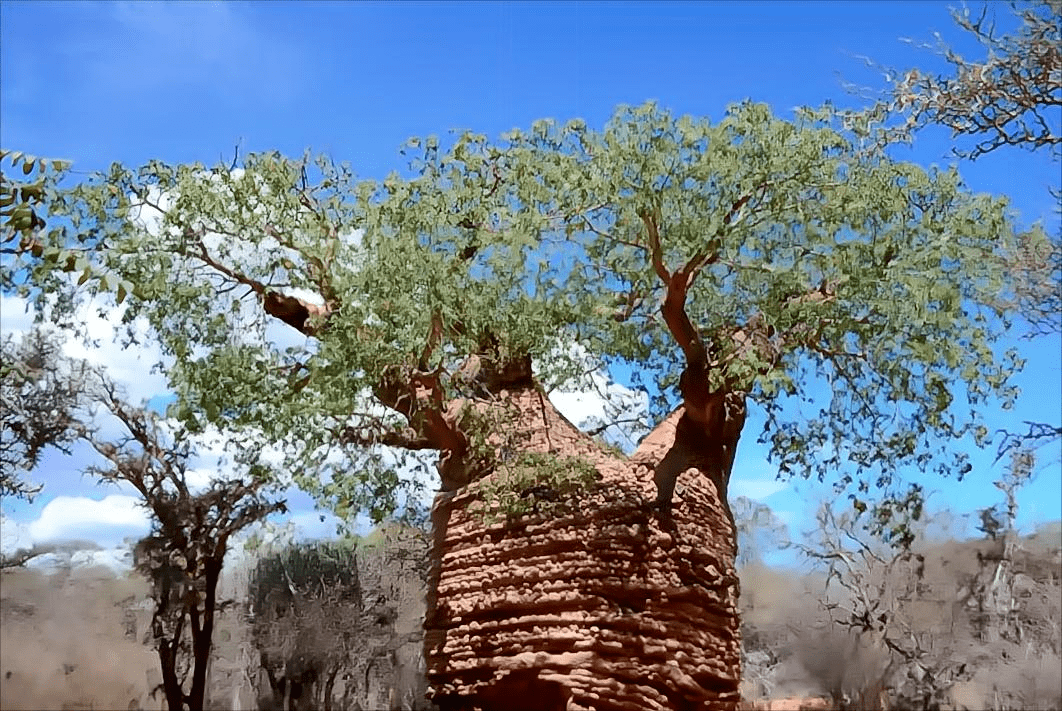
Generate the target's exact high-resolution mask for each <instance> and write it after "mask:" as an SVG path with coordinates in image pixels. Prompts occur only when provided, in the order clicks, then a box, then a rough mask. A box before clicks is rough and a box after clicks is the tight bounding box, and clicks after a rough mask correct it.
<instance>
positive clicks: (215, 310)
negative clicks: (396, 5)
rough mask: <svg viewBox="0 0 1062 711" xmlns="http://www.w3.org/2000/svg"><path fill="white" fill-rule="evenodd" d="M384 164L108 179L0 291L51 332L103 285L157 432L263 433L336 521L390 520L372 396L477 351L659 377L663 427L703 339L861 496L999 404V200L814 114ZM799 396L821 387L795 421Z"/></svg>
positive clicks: (512, 143)
mask: <svg viewBox="0 0 1062 711" xmlns="http://www.w3.org/2000/svg"><path fill="white" fill-rule="evenodd" d="M404 153H405V154H406V156H407V158H408V160H409V167H408V170H407V171H406V172H405V173H403V174H399V173H394V174H392V175H390V176H389V177H388V178H387V179H385V180H383V181H373V180H359V179H357V178H356V177H355V175H354V173H353V171H352V169H351V168H350V167H349V166H347V165H346V164H336V163H335V162H334V161H332V160H331V159H328V158H317V159H311V158H309V157H308V156H304V157H303V158H301V159H287V158H284V157H281V156H280V155H278V154H272V153H271V154H259V155H254V156H251V157H249V158H248V159H247V160H246V161H245V162H244V164H243V165H242V166H241V167H240V168H238V169H231V168H230V167H228V166H217V167H215V168H206V167H204V166H202V165H177V166H171V165H167V164H165V163H162V162H158V161H153V162H151V163H148V164H147V165H145V166H143V167H141V168H139V169H135V170H134V169H129V168H126V167H123V166H121V165H118V164H116V165H114V166H113V167H112V168H111V170H110V171H109V172H108V173H107V174H105V175H100V176H98V177H96V178H94V179H92V180H87V181H84V182H81V183H79V184H77V185H74V186H73V187H71V188H69V189H61V190H60V189H58V188H56V189H54V190H52V191H51V192H49V194H48V201H47V205H48V210H49V215H48V222H49V227H48V229H37V230H36V231H35V232H34V240H35V241H34V243H33V244H34V250H33V251H32V252H31V251H29V250H22V251H20V252H19V253H18V255H17V258H16V259H14V260H13V261H8V262H6V263H5V265H4V268H5V279H6V280H7V281H5V283H6V284H9V285H12V286H15V287H19V286H21V289H22V291H23V293H25V294H26V295H29V296H34V297H35V298H36V299H37V302H38V304H39V305H40V306H42V307H48V308H51V310H52V312H53V313H57V314H61V313H63V312H64V311H65V312H66V313H68V314H69V313H70V310H69V304H70V303H71V300H70V299H66V298H57V297H56V294H67V293H69V292H70V290H71V288H72V286H71V284H72V280H71V279H70V277H69V276H68V275H67V274H66V273H64V272H63V270H62V269H56V267H63V268H68V269H70V270H72V271H73V272H74V273H75V274H78V275H80V276H79V281H81V282H82V287H81V288H82V289H88V290H89V291H92V290H98V289H104V290H113V291H115V292H116V297H117V299H118V300H119V301H121V302H122V303H123V306H124V308H125V309H126V310H125V312H124V314H125V318H126V319H127V320H132V319H134V318H136V317H143V318H145V319H146V320H147V321H148V322H150V325H151V327H152V328H153V329H154V333H155V335H156V336H157V337H158V339H159V341H160V342H161V344H162V346H163V349H164V352H165V353H166V355H167V358H168V360H167V361H166V370H167V374H168V376H169V378H170V382H171V385H172V387H173V389H174V391H175V392H176V393H177V395H178V400H177V402H176V404H175V405H174V408H173V412H172V414H174V415H176V416H178V417H180V418H181V419H182V420H183V421H184V422H185V424H186V425H188V426H190V427H192V428H193V429H194V428H196V427H199V428H201V427H204V426H206V425H207V424H208V423H209V424H213V425H216V426H218V427H220V428H222V429H224V430H227V431H234V432H239V431H241V430H248V431H250V430H254V431H255V432H259V433H262V434H264V435H265V438H266V439H267V440H268V439H272V440H274V441H277V442H281V443H283V444H284V446H286V447H287V448H288V449H287V452H288V454H289V455H290V457H291V458H292V463H294V462H297V463H298V469H297V470H298V471H299V472H300V474H299V476H300V477H301V479H300V481H301V483H302V484H303V485H304V486H307V487H308V488H310V489H311V490H312V491H314V492H315V493H317V494H318V495H319V496H321V497H322V498H323V499H325V500H329V501H331V503H332V505H333V506H334V507H338V508H339V509H341V513H347V512H350V511H354V510H359V509H365V510H370V511H371V512H372V513H374V514H376V515H378V516H382V515H385V514H386V513H388V512H389V511H390V510H391V509H393V508H394V507H395V506H398V505H399V503H400V500H401V497H400V495H399V494H398V493H396V492H398V491H399V490H400V489H401V486H402V482H401V481H400V480H399V479H398V478H397V476H396V475H395V474H394V472H393V467H391V466H390V465H391V464H393V462H392V461H390V460H387V459H386V457H384V455H383V454H382V453H381V450H380V449H379V448H378V447H377V448H375V449H374V448H372V447H369V448H366V447H365V446H364V445H365V443H366V441H375V442H377V443H388V442H391V443H399V442H400V440H401V439H402V438H401V437H399V434H401V433H403V432H406V431H407V430H408V429H409V424H410V423H407V422H404V421H402V418H400V417H397V416H396V410H395V403H396V402H397V400H396V399H395V398H390V399H389V398H387V397H384V396H383V394H384V393H385V392H386V391H387V387H386V386H387V384H388V383H389V382H392V381H393V380H394V378H395V377H396V373H399V372H400V373H405V374H406V375H409V374H410V373H431V374H433V377H434V378H435V381H433V382H436V383H437V384H438V385H439V388H440V389H441V392H440V402H441V403H446V402H452V401H453V399H454V398H459V397H466V398H467V397H473V396H475V395H476V390H475V388H476V387H477V385H476V383H477V381H476V380H475V379H474V378H471V377H466V376H467V372H468V367H469V362H470V361H469V360H467V357H468V356H470V355H473V354H479V355H484V354H491V355H492V356H498V357H504V358H513V357H518V356H522V355H529V356H530V357H531V358H532V360H533V361H534V362H535V363H536V364H537V366H538V368H539V369H540V371H541V372H540V376H541V379H542V380H543V381H545V382H547V383H548V382H555V381H556V380H557V379H559V378H563V377H567V376H570V375H572V374H573V373H574V368H575V364H574V363H573V362H571V359H570V358H566V357H565V355H564V354H565V353H566V352H568V349H567V348H566V346H567V345H568V344H571V343H572V342H575V343H578V344H580V345H581V346H583V347H585V348H586V349H588V350H589V351H590V352H591V353H593V354H596V355H597V356H598V357H599V358H600V359H601V360H602V362H607V363H613V364H617V363H618V364H626V365H628V366H630V367H631V368H633V371H634V374H635V377H636V378H640V379H641V382H643V383H646V384H651V387H652V388H654V389H657V388H658V389H659V390H658V391H659V392H660V393H661V394H660V397H659V398H658V399H657V401H656V405H655V409H654V412H655V413H656V414H658V415H659V414H662V413H663V412H665V411H666V410H667V409H669V408H670V407H671V406H673V404H674V397H673V396H672V395H671V394H670V393H671V391H670V390H669V389H668V386H670V385H672V384H674V383H675V382H676V381H677V379H678V376H679V374H680V372H681V371H682V368H683V366H684V365H685V363H684V359H683V358H682V357H681V355H682V354H683V351H684V352H685V355H686V356H687V357H690V356H691V354H695V353H696V349H697V348H701V349H702V350H704V351H705V355H706V360H707V362H708V363H709V365H710V368H709V369H708V375H707V377H708V378H709V379H710V386H711V387H712V388H717V389H718V388H722V389H726V390H729V391H734V392H743V393H747V395H748V397H749V398H751V399H752V400H754V401H755V402H757V403H759V404H760V405H761V406H762V407H764V408H765V411H766V413H767V430H766V431H765V433H764V437H765V438H766V440H767V441H769V442H770V444H771V446H772V449H773V455H774V456H775V457H776V459H777V461H778V462H779V464H780V466H781V469H782V471H783V472H784V473H787V474H796V475H803V476H808V475H815V474H817V475H818V476H819V478H824V477H826V476H829V477H830V478H832V479H834V480H839V482H840V483H841V484H842V485H847V484H849V483H852V482H853V481H855V480H858V481H859V482H860V488H861V489H863V490H867V489H869V487H870V485H871V483H873V484H877V485H878V486H887V485H888V484H889V483H890V481H891V479H890V477H891V473H892V472H893V471H894V470H895V469H896V468H897V467H899V466H903V465H909V464H917V465H918V466H920V467H922V468H923V469H924V468H926V467H927V466H929V465H930V464H931V463H934V462H935V463H936V466H937V467H938V470H939V471H940V473H942V474H946V473H949V472H957V473H958V474H960V475H961V474H962V473H964V471H965V470H966V469H968V468H969V467H968V465H966V464H965V462H964V461H963V459H962V457H950V458H949V457H941V456H937V455H940V454H941V453H942V452H943V449H942V448H943V447H944V446H945V445H946V442H947V441H948V440H951V439H953V438H956V437H960V436H963V435H965V434H967V433H970V432H971V431H972V432H973V433H974V434H975V435H976V436H977V437H978V438H979V439H983V438H984V437H985V436H986V435H987V430H986V429H985V428H984V425H983V423H982V418H981V416H980V415H979V409H981V408H983V407H984V405H985V404H986V403H988V402H989V401H990V398H996V397H1002V398H1003V401H1004V404H1005V405H1006V404H1008V403H1009V402H1011V401H1012V399H1013V397H1014V395H1015V392H1014V390H1013V389H1011V388H1009V387H1008V385H1007V377H1008V375H1009V374H1010V373H1011V372H1013V371H1014V370H1015V369H1016V368H1018V367H1020V361H1019V359H1018V358H1017V356H1016V355H1015V354H1013V353H1008V354H1007V355H1006V357H1005V358H1003V359H1002V360H1000V359H999V358H998V356H997V353H996V350H995V349H994V344H995V341H996V339H997V338H998V337H999V336H1000V335H1001V333H1002V330H1003V328H1004V327H1005V325H1006V324H1005V321H1001V320H1000V319H999V318H998V317H999V316H1000V315H1004V314H1000V313H998V312H994V311H992V310H991V309H990V308H988V307H984V306H982V304H985V303H989V302H990V299H989V297H990V296H991V295H993V294H997V293H999V292H1000V291H1001V290H1003V289H1005V288H1007V284H1006V279H1007V275H1006V274H1005V272H1004V271H1003V270H1002V269H1001V268H1000V266H999V265H1000V260H999V258H998V257H999V255H1000V254H1001V253H1003V252H1005V251H1006V250H1007V249H1008V247H1009V245H1010V242H1011V240H1012V239H1013V237H1014V231H1013V228H1012V226H1011V224H1010V223H1009V222H1008V219H1007V216H1006V208H1007V206H1006V204H1005V201H1004V200H1002V199H997V198H992V197H989V196H985V195H974V194H971V193H970V192H968V191H967V190H966V189H965V188H964V186H963V185H962V182H961V180H960V178H959V176H958V174H957V173H956V172H955V170H953V169H950V170H949V169H937V168H932V169H929V170H926V169H923V168H921V167H919V166H917V165H914V164H911V163H903V162H898V161H894V160H891V159H890V158H889V157H888V156H887V154H886V153H885V152H883V151H881V150H879V149H877V148H875V147H873V146H872V145H871V144H870V143H867V142H863V141H861V140H860V139H859V137H858V136H857V135H856V134H853V133H850V132H847V131H846V130H845V129H843V128H842V127H840V126H839V125H838V123H837V122H836V121H834V119H833V115H832V114H831V112H830V111H829V110H821V111H812V110H804V111H800V112H798V115H797V116H796V118H795V119H794V120H792V121H787V120H783V119H780V118H777V117H775V116H773V115H772V114H771V112H770V111H769V109H768V108H767V107H766V106H764V105H760V104H752V103H744V104H739V105H735V106H732V107H730V108H729V110H728V111H727V112H726V114H725V116H724V117H723V118H722V120H720V121H718V122H715V123H712V122H711V121H709V120H706V119H699V118H692V117H689V116H683V117H679V118H676V117H673V116H672V115H671V114H669V113H668V112H666V111H664V110H662V109H660V108H659V107H657V106H656V105H654V104H651V103H650V104H645V105H643V106H640V107H637V108H628V107H621V108H620V109H619V110H618V111H617V112H616V114H615V115H614V116H613V118H612V119H611V120H610V121H609V122H608V124H607V125H606V126H605V127H604V129H603V130H592V129H590V128H588V127H587V126H586V125H585V124H584V123H583V122H581V121H571V122H568V123H567V124H564V125H559V124H557V123H555V122H552V121H546V120H544V121H538V122H536V123H534V124H533V125H532V126H531V128H530V130H526V131H522V130H514V131H511V132H509V133H507V134H505V135H503V136H502V137H501V138H500V140H497V141H489V140H488V139H487V138H486V137H485V136H481V135H477V134H473V133H463V134H461V135H458V136H456V138H455V139H454V140H453V141H452V142H450V143H449V144H448V145H445V146H444V145H442V144H441V143H440V142H439V141H438V140H437V139H435V138H427V139H414V140H411V141H410V142H409V144H408V145H407V146H406V149H405V151H404ZM20 219H21V218H20ZM22 223H25V219H22ZM22 223H20V224H22ZM71 257H73V259H72V260H71ZM20 279H21V280H22V281H20ZM668 299H671V300H672V301H674V302H675V303H676V304H677V305H678V311H674V312H672V314H671V316H669V315H668V314H667V313H664V312H662V310H661V304H662V303H665V302H666V301H667V300H668ZM263 306H264V307H265V308H263ZM297 306H298V307H300V308H301V310H300V308H296V307H297ZM675 313H684V314H685V315H686V316H687V317H688V318H687V325H683V321H682V319H681V318H678V317H675V318H672V316H674V314H675ZM278 319H279V320H278ZM280 321H284V322H285V323H287V324H288V325H290V326H295V330H292V329H290V328H287V327H286V326H281V325H280ZM676 343H677V344H678V346H679V348H676ZM691 349H692V350H691ZM403 369H404V370H403ZM816 381H818V382H822V381H825V382H827V383H829V386H830V389H831V397H830V398H829V400H828V401H827V402H817V403H815V407H813V408H812V411H811V412H810V413H808V412H802V411H801V408H800V399H799V398H800V397H801V396H806V395H807V386H808V384H810V383H812V382H816ZM440 407H442V405H440ZM413 424H416V423H413ZM414 429H416V428H415V427H414ZM351 432H358V433H362V434H364V433H366V432H367V433H370V434H371V437H369V438H368V440H367V439H366V438H365V437H352V436H351V434H350V433H351ZM405 441H406V444H407V445H410V446H414V445H413V444H412V442H413V441H412V440H411V439H407V440H405ZM942 442H943V444H942ZM352 458H353V459H358V458H361V459H360V464H359V465H358V466H352V465H350V461H351V459H352ZM365 461H376V462H377V464H379V466H376V467H364V466H362V465H363V464H364V463H365ZM290 464H291V463H289V465H290ZM872 475H875V476H877V477H878V478H877V479H876V480H875V479H874V476H872ZM853 477H856V479H853Z"/></svg>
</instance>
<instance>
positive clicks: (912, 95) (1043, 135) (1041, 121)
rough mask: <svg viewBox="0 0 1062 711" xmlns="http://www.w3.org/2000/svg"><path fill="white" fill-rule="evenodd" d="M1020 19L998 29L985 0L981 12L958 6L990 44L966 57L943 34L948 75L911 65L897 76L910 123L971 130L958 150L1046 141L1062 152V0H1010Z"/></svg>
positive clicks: (964, 23)
mask: <svg viewBox="0 0 1062 711" xmlns="http://www.w3.org/2000/svg"><path fill="white" fill-rule="evenodd" d="M1010 6H1011V8H1012V9H1013V12H1014V14H1015V16H1016V17H1017V19H1018V22H1019V26H1018V28H1017V30H1016V31H1015V32H1014V33H1012V34H1000V33H999V32H997V29H996V24H995V22H994V21H993V20H992V19H991V18H990V17H989V15H988V11H989V8H990V7H995V6H994V5H990V4H985V5H984V6H983V7H982V9H981V11H980V13H978V14H977V15H976V17H975V16H973V15H971V14H970V10H969V8H967V7H963V8H962V9H961V10H953V11H952V17H953V18H954V20H955V23H956V24H957V25H958V26H959V27H960V28H962V29H963V30H965V31H966V32H967V33H969V34H970V35H972V36H973V37H974V38H975V39H976V40H977V42H978V43H979V44H980V45H981V47H982V48H983V49H984V53H985V56H984V57H983V58H981V59H979V60H977V59H974V60H971V59H968V58H966V57H963V56H962V55H961V54H959V53H958V52H957V51H955V50H954V49H953V48H952V47H951V46H949V45H948V44H946V43H944V42H943V41H942V40H941V39H940V38H939V35H938V40H937V44H936V45H935V46H932V45H930V48H931V49H934V50H936V51H937V52H938V53H939V54H940V55H941V56H943V57H944V58H945V59H946V60H947V62H948V64H949V65H950V66H951V70H952V71H951V73H950V74H949V75H946V76H945V75H937V76H934V75H932V74H929V73H927V72H923V71H919V70H918V69H911V70H909V71H907V72H906V73H904V74H903V75H902V76H901V77H899V78H898V79H897V81H896V82H895V83H894V85H893V87H892V89H893V99H894V101H895V105H896V108H897V109H898V110H899V111H901V112H904V113H905V114H906V115H907V116H908V122H909V126H910V127H922V126H925V125H929V124H939V125H942V126H946V127H947V128H950V129H951V131H952V134H953V135H954V136H956V137H958V136H972V137H975V138H976V139H977V142H976V143H975V145H974V146H973V147H972V148H967V149H963V148H956V149H955V150H956V154H957V155H959V156H962V157H965V158H971V159H976V158H979V157H981V156H983V155H985V154H987V153H991V152H992V151H994V150H997V149H999V148H1002V147H1003V146H1017V147H1021V148H1026V149H1029V150H1039V149H1041V148H1046V149H1048V150H1050V151H1051V152H1052V153H1053V154H1054V155H1056V156H1060V157H1062V131H1060V126H1059V124H1060V117H1062V113H1060V111H1062V26H1060V22H1062V2H1059V0H1037V1H1036V2H1024V3H1020V4H1019V3H1011V5H1010Z"/></svg>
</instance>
